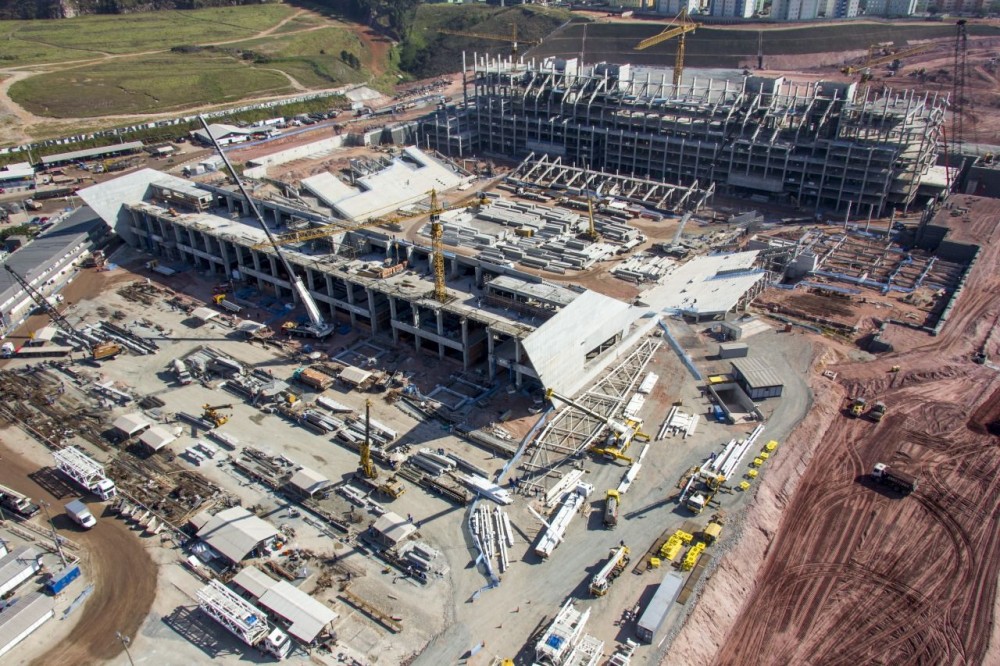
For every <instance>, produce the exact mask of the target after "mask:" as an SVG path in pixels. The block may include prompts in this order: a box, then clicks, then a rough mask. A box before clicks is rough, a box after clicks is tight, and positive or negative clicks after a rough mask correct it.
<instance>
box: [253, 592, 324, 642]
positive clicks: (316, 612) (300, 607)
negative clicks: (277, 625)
mask: <svg viewBox="0 0 1000 666" xmlns="http://www.w3.org/2000/svg"><path fill="white" fill-rule="evenodd" d="M260 605H261V606H263V607H264V608H266V609H267V610H269V611H271V612H272V613H274V614H275V615H280V616H281V617H283V618H285V619H286V620H288V622H289V623H290V626H289V627H288V633H289V634H291V635H292V636H294V637H295V638H297V639H298V640H300V641H302V642H303V643H305V644H307V645H308V644H309V643H312V642H313V641H314V640H315V639H316V636H318V635H319V633H320V632H321V631H323V629H324V627H326V626H327V625H328V624H330V623H331V622H333V621H334V620H336V619H337V614H336V613H334V612H333V611H332V610H330V608H329V607H327V606H326V605H324V604H322V603H320V602H319V601H316V599H314V598H312V597H311V596H310V595H308V594H306V593H305V592H303V591H302V590H300V589H298V588H297V587H295V586H294V585H292V584H291V583H289V582H288V581H284V580H280V581H278V582H277V583H275V584H274V586H273V587H272V588H271V589H269V590H268V591H267V592H265V593H264V594H263V595H261V597H260Z"/></svg>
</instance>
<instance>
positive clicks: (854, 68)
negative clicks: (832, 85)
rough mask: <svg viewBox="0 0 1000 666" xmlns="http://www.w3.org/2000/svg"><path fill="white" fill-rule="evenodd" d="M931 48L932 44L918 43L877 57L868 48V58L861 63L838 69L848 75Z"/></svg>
mask: <svg viewBox="0 0 1000 666" xmlns="http://www.w3.org/2000/svg"><path fill="white" fill-rule="evenodd" d="M932 48H934V45H933V44H918V45H917V46H913V47H910V48H908V49H900V50H899V51H895V52H893V53H887V54H886V55H883V56H880V57H878V58H876V57H875V52H874V50H870V51H869V53H868V59H867V60H866V61H865V63H864V64H863V65H851V66H849V67H844V68H843V69H842V70H840V71H842V72H843V73H844V74H847V75H848V76H850V75H852V74H857V73H858V72H860V71H861V70H863V69H866V68H868V67H877V66H878V65H884V64H886V63H888V62H893V61H895V60H901V59H903V58H908V57H909V56H913V55H917V54H919V53H923V52H925V51H929V50H930V49H932Z"/></svg>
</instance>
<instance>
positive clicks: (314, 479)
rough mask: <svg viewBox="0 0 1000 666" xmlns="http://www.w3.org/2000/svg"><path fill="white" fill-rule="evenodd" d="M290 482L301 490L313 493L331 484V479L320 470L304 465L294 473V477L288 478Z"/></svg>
mask: <svg viewBox="0 0 1000 666" xmlns="http://www.w3.org/2000/svg"><path fill="white" fill-rule="evenodd" d="M288 483H289V484H290V485H292V486H294V487H296V488H298V489H299V490H302V491H304V492H306V493H308V494H309V495H312V494H313V493H317V492H319V491H320V490H322V489H323V488H325V487H327V486H328V485H330V479H328V478H326V477H325V476H323V475H322V474H320V473H319V472H316V471H314V470H311V469H309V468H308V467H303V468H302V469H300V470H299V471H297V472H295V474H293V475H292V478H291V479H289V480H288Z"/></svg>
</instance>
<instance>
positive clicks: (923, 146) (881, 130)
mask: <svg viewBox="0 0 1000 666" xmlns="http://www.w3.org/2000/svg"><path fill="white" fill-rule="evenodd" d="M463 76H464V77H465V81H466V94H465V102H464V103H463V104H460V105H456V106H448V107H443V108H441V109H439V110H438V111H437V112H436V113H435V114H432V115H430V116H428V117H427V118H425V119H424V120H423V121H422V123H421V127H420V131H421V135H422V136H421V146H423V147H425V148H433V149H437V150H439V151H441V152H444V153H447V154H451V155H458V156H463V157H464V156H469V155H477V156H478V155H484V156H489V155H495V156H501V157H504V158H508V159H522V158H524V157H525V156H527V155H529V154H531V153H535V154H538V155H547V156H550V157H552V158H561V159H562V161H563V162H564V163H566V164H572V165H576V166H588V167H590V168H594V169H599V170H603V171H605V172H609V173H621V174H629V175H633V176H637V177H643V178H649V179H653V180H659V181H667V182H671V183H678V184H689V183H700V184H702V185H703V186H704V185H708V184H709V183H715V185H716V188H717V191H718V192H719V193H720V194H724V195H732V196H742V197H750V198H752V199H754V200H756V201H761V202H768V201H770V202H774V203H783V204H791V205H796V206H800V207H809V208H814V209H815V210H816V211H817V212H819V211H821V210H827V211H845V210H851V211H853V212H854V214H856V215H868V214H881V213H887V212H888V211H889V210H891V209H894V208H895V209H899V210H905V209H906V208H908V207H909V206H911V205H912V204H913V203H914V202H915V201H916V200H917V197H918V195H919V194H921V193H922V190H921V185H922V179H924V178H925V176H927V174H928V173H930V171H931V169H932V167H933V166H934V164H935V161H936V159H937V154H938V152H939V151H938V149H939V148H940V146H941V141H942V138H941V133H942V127H943V126H942V122H943V119H944V114H945V110H946V108H947V100H946V99H945V98H944V97H938V96H936V95H932V94H916V93H914V92H912V91H903V92H896V91H886V92H877V91H875V90H871V91H868V92H867V93H866V94H858V89H857V84H854V83H837V82H828V81H820V82H812V83H799V82H791V81H786V80H785V79H784V78H780V77H778V78H767V77H759V76H745V77H743V78H742V79H741V80H738V81H732V80H728V81H726V80H723V81H715V80H711V79H698V78H695V79H693V80H690V81H686V82H685V83H683V84H682V85H681V86H680V88H679V89H675V88H674V86H673V84H672V83H671V82H670V80H669V78H668V77H667V75H666V74H664V75H663V76H661V77H653V76H651V75H645V76H638V75H636V74H635V72H634V70H633V68H632V67H631V66H630V65H611V64H605V63H602V64H598V65H594V66H592V67H584V66H582V65H581V64H580V63H579V62H578V60H577V59H575V58H571V59H560V58H547V59H545V60H543V61H541V62H535V61H531V62H513V61H511V60H503V59H500V60H497V59H491V58H480V57H476V56H474V57H473V63H472V65H471V66H465V67H464V68H463ZM924 185H925V190H924V192H926V193H929V194H935V193H937V192H939V191H940V185H939V184H938V183H936V182H934V183H933V184H930V183H925V184H924ZM929 190H933V191H929Z"/></svg>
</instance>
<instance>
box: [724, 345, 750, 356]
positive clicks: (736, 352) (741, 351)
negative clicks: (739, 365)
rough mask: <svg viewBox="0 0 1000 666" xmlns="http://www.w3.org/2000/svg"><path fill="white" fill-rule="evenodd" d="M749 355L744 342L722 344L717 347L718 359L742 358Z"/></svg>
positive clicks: (748, 348) (748, 349)
mask: <svg viewBox="0 0 1000 666" xmlns="http://www.w3.org/2000/svg"><path fill="white" fill-rule="evenodd" d="M749 353H750V347H749V346H748V345H747V344H746V343H745V342H723V343H722V344H720V345H719V358H743V357H744V356H746V355H747V354H749Z"/></svg>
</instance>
